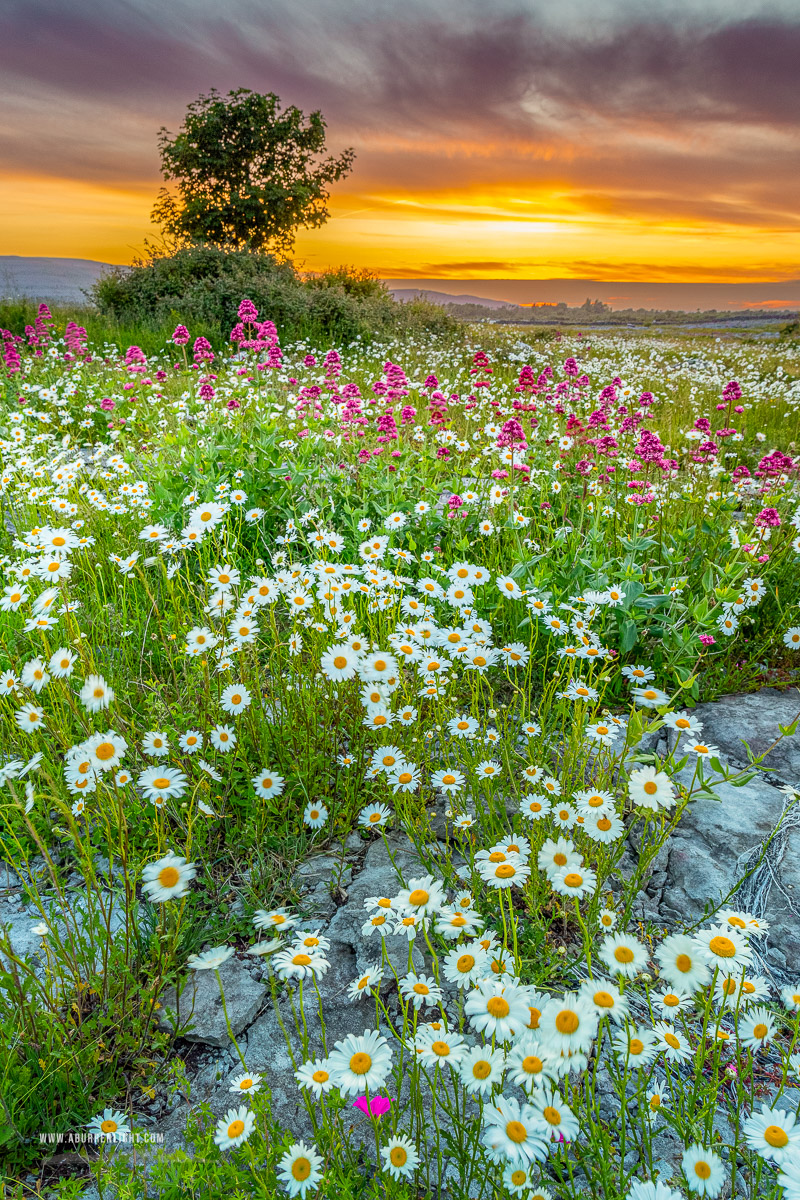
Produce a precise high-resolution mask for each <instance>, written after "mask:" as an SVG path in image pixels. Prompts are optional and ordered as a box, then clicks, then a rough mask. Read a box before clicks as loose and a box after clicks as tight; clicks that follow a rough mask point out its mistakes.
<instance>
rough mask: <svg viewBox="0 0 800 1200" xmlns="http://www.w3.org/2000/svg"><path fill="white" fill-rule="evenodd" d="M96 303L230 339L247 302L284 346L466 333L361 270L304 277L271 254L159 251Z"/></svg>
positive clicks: (113, 282)
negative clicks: (401, 300)
mask: <svg viewBox="0 0 800 1200" xmlns="http://www.w3.org/2000/svg"><path fill="white" fill-rule="evenodd" d="M91 296H92V300H93V302H94V303H95V305H96V306H97V308H98V309H99V310H100V312H101V313H102V314H104V315H106V316H107V317H109V318H113V319H114V320H115V321H118V322H124V323H129V324H131V323H135V324H142V325H146V326H154V325H155V326H159V325H162V324H164V323H166V322H167V321H169V320H171V319H172V318H173V316H174V315H175V314H180V320H181V321H182V322H185V323H190V324H192V325H197V324H198V323H201V324H204V325H207V326H210V327H212V328H214V329H215V330H217V331H218V334H219V336H221V337H224V338H227V336H228V333H229V332H230V329H231V328H232V326H233V325H234V324H235V323H236V321H237V311H238V307H239V302H240V301H241V298H242V296H248V297H249V298H250V299H251V300H252V301H253V303H254V304H255V305H256V307H257V308H258V310H259V312H261V313H262V314H263V315H264V317H267V316H268V317H269V318H270V319H271V320H273V321H274V322H275V324H276V325H277V327H278V330H279V332H280V334H281V336H282V337H284V338H288V339H291V338H298V337H314V338H316V339H320V338H322V339H335V340H337V341H345V342H346V341H351V340H353V339H354V338H356V337H359V336H360V337H362V338H364V339H367V340H368V339H370V338H371V337H372V336H375V335H380V336H384V335H389V334H392V333H413V332H427V333H435V334H438V335H440V336H445V337H454V336H456V335H457V334H458V332H459V330H460V329H461V328H462V327H461V325H460V323H459V322H458V321H456V320H455V319H454V318H453V317H451V316H449V315H448V314H446V313H444V312H443V311H442V310H441V309H440V308H438V307H437V306H436V305H431V304H425V303H424V302H420V301H414V302H412V303H411V304H398V303H397V302H396V301H394V300H393V299H392V297H391V296H390V295H389V293H388V291H387V290H386V288H385V287H384V286H383V284H382V283H381V282H380V281H379V280H378V279H375V277H374V276H372V275H370V274H369V273H368V272H366V271H363V270H356V269H353V268H350V267H338V268H337V269H336V270H333V271H326V272H321V273H318V274H311V275H307V276H302V275H301V274H300V273H299V272H298V271H297V270H296V269H295V267H294V266H292V264H291V263H289V262H286V261H281V260H279V259H277V258H275V257H273V256H272V255H270V254H256V253H253V252H251V251H247V250H234V251H224V250H219V249H216V248H215V247H213V246H191V247H188V248H186V249H181V250H177V251H175V252H174V253H166V252H163V251H160V250H155V251H153V252H152V253H151V257H150V258H149V259H148V260H140V261H138V262H136V263H135V264H134V265H133V266H132V267H116V268H114V269H113V270H112V271H110V272H109V273H108V274H107V275H105V276H104V277H103V278H102V279H100V280H98V282H97V283H96V284H95V285H94V287H93V288H92V292H91Z"/></svg>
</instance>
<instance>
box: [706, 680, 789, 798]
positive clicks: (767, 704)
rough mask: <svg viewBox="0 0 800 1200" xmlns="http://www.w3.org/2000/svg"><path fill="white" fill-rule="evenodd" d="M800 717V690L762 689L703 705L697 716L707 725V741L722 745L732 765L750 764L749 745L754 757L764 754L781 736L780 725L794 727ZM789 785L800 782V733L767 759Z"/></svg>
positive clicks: (767, 763)
mask: <svg viewBox="0 0 800 1200" xmlns="http://www.w3.org/2000/svg"><path fill="white" fill-rule="evenodd" d="M798 714H800V691H799V690H798V689H797V688H790V689H788V690H786V691H782V690H780V689H778V688H762V689H761V691H760V692H753V693H752V694H735V695H732V696H723V697H722V699H721V700H715V701H713V703H710V704H700V705H698V707H697V708H696V709H695V710H694V714H693V715H694V716H696V717H697V718H698V720H700V721H702V722H703V733H702V736H703V739H704V740H705V741H707V742H709V743H710V744H711V745H712V746H718V747H719V749H720V751H721V752H722V756H723V758H726V759H728V761H729V762H731V763H741V764H746V763H747V751H746V750H745V748H744V745H743V744H742V743H743V742H747V744H748V745H749V747H750V749H751V750H752V751H753V753H754V754H762V753H763V752H764V751H765V750H766V749H767V747H768V746H770V745H772V743H773V742H774V741H775V739H776V738H777V737H779V736H780V730H779V728H778V726H779V725H791V723H792V721H794V719H795V717H796V716H798ZM764 766H765V767H770V768H772V770H773V771H774V772H775V774H776V775H777V776H779V777H780V778H781V779H782V780H784V781H785V782H786V783H792V784H798V783H800V730H798V732H797V733H796V734H794V736H792V737H785V738H784V739H783V740H782V741H781V742H780V744H779V745H778V746H776V747H775V749H774V750H771V751H770V753H769V754H768V755H767V757H766V758H765V760H764Z"/></svg>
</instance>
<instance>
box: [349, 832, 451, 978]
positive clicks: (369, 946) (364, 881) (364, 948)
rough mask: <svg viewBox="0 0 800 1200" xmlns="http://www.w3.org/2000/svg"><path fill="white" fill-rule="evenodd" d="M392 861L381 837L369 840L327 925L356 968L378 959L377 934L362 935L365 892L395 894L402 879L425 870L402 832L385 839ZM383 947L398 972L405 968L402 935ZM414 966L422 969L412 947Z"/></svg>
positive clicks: (422, 963) (405, 960)
mask: <svg viewBox="0 0 800 1200" xmlns="http://www.w3.org/2000/svg"><path fill="white" fill-rule="evenodd" d="M389 847H390V849H391V853H392V857H393V858H394V865H393V863H392V860H391V858H390V857H389V853H388V851H387V849H386V845H385V844H384V842H383V840H381V841H379V842H373V843H372V844H371V845H370V847H369V849H368V851H367V854H366V858H365V859H364V866H363V867H362V869H361V871H359V873H358V875H356V876H355V878H354V879H353V881H352V883H351V884H350V887H349V888H348V890H347V903H346V904H343V905H342V907H341V908H339V909H337V911H336V913H335V914H334V917H333V920H332V921H331V923H330V925H329V927H328V936H329V937H331V938H335V939H336V940H338V941H340V942H344V943H346V944H347V945H348V946H350V947H351V948H352V950H353V951H354V952H355V957H356V964H357V969H358V970H359V971H363V970H364V969H365V967H366V966H367V965H368V964H369V963H371V962H377V961H380V958H381V943H380V938H379V937H378V935H377V934H373V936H372V937H370V938H365V937H364V936H363V935H362V933H361V928H362V926H363V924H364V922H365V920H366V919H367V912H366V910H365V908H364V901H365V900H366V899H367V897H368V896H395V895H397V892H398V891H399V890H400V889H401V888H402V887H403V886H404V884H403V883H402V882H401V879H400V878H399V877H398V871H399V872H400V874H401V875H402V878H403V879H404V880H408V879H409V878H412V877H413V876H415V875H426V874H427V870H426V868H425V866H424V865H423V864H422V863H421V862H420V860H419V857H418V856H417V853H416V851H415V849H414V846H413V844H412V843H411V842H410V841H409V840H408V838H407V837H405V836H402V837H401V836H398V835H395V836H394V837H393V838H391V839H390V840H389ZM386 950H387V954H388V957H389V959H390V961H391V962H392V965H393V966H394V969H395V971H396V972H397V974H398V975H400V976H402V975H405V974H406V972H407V970H408V942H407V941H406V939H405V937H396V936H390V937H387V938H386ZM412 957H413V965H414V969H415V970H417V971H421V970H423V969H424V959H423V956H422V953H421V951H420V950H419V949H418V948H417V947H416V946H414V947H413V950H412Z"/></svg>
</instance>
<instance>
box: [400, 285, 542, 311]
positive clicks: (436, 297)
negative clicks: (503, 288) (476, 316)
mask: <svg viewBox="0 0 800 1200" xmlns="http://www.w3.org/2000/svg"><path fill="white" fill-rule="evenodd" d="M387 287H388V289H389V291H390V292H391V294H392V295H393V296H394V298H395V300H429V301H430V302H431V303H432V304H477V305H478V307H479V308H515V309H516V308H519V305H518V304H514V302H513V301H512V300H491V299H489V297H488V296H471V295H469V294H468V293H465V292H458V293H451V292H433V291H431V290H430V289H429V288H396V287H392V286H391V285H390V284H387Z"/></svg>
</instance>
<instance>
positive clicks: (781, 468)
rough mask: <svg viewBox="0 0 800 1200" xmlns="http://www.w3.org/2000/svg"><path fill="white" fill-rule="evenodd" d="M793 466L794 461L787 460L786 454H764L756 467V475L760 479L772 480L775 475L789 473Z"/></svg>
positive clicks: (776, 452)
mask: <svg viewBox="0 0 800 1200" xmlns="http://www.w3.org/2000/svg"><path fill="white" fill-rule="evenodd" d="M794 465H795V464H794V461H793V460H792V459H791V458H789V455H788V454H782V453H781V451H780V450H773V451H772V453H771V454H765V455H764V457H763V458H762V459H761V461H760V463H759V464H758V466H757V467H756V475H757V476H758V477H759V478H761V479H763V478H774V477H775V476H776V475H782V474H783V473H784V472H787V471H791V470H792V468H793V467H794Z"/></svg>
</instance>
